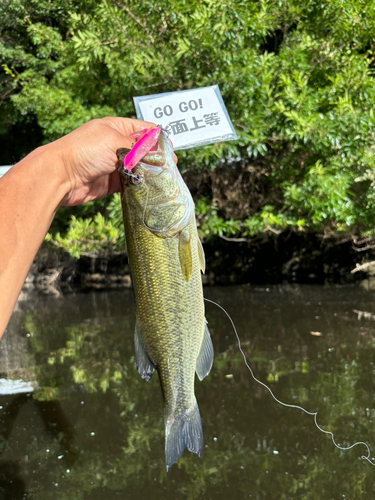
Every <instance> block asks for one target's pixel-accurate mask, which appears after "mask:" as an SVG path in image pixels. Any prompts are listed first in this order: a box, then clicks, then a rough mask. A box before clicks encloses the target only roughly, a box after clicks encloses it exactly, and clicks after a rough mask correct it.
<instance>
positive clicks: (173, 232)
mask: <svg viewBox="0 0 375 500" xmlns="http://www.w3.org/2000/svg"><path fill="white" fill-rule="evenodd" d="M154 149H155V150H154V151H151V152H149V153H148V154H147V155H146V156H145V157H143V159H142V161H141V162H139V163H138V164H137V165H136V167H135V168H134V169H133V170H132V171H131V172H130V171H127V170H125V169H124V168H123V159H124V155H125V153H124V152H122V154H121V150H119V151H118V156H119V174H120V180H121V200H122V210H123V218H124V226H125V238H126V246H127V252H128V259H129V266H130V272H131V277H132V283H133V288H134V295H135V306H136V327H135V335H134V341H135V359H136V366H137V370H138V373H139V374H140V376H141V377H142V378H143V379H144V380H146V381H148V380H150V378H151V377H152V375H153V373H154V371H155V370H157V372H158V374H159V380H160V384H161V389H162V394H163V399H164V429H165V461H166V469H167V471H168V469H169V468H170V467H171V466H172V465H173V464H174V463H175V462H176V460H178V458H179V457H180V456H181V454H182V453H183V451H184V449H185V448H187V449H188V450H189V451H191V452H193V453H196V454H197V455H199V456H201V454H202V449H203V432H202V423H201V418H200V414H199V409H198V405H197V401H196V399H195V395H194V379H195V373H197V375H198V378H199V379H200V380H202V379H203V378H204V377H205V376H206V375H208V373H209V372H210V370H211V366H212V362H213V347H212V342H211V337H210V333H209V331H208V328H207V322H206V320H205V315H204V303H203V290H202V279H201V271H202V272H204V269H205V257H204V252H203V248H202V244H201V242H200V240H199V238H198V234H197V227H196V221H195V213H194V202H193V199H192V197H191V194H190V191H189V189H188V188H187V186H186V184H185V183H184V181H183V179H182V177H181V175H180V172H179V170H178V169H177V166H176V164H175V162H174V159H173V150H172V147H171V144H170V141H169V139H168V136H167V134H166V133H165V132H164V131H161V133H160V136H159V139H158V145H157V148H154Z"/></svg>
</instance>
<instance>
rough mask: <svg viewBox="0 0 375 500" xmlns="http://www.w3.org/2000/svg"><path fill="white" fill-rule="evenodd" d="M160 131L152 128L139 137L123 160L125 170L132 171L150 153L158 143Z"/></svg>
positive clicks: (158, 128)
mask: <svg viewBox="0 0 375 500" xmlns="http://www.w3.org/2000/svg"><path fill="white" fill-rule="evenodd" d="M146 130H147V129H146ZM160 130H161V129H160V127H156V128H152V129H151V130H148V131H146V132H145V133H143V135H141V137H140V138H139V139H138V140H137V142H136V143H135V144H134V146H133V147H132V149H131V151H130V152H129V153H128V154H127V155H126V156H125V158H124V168H126V170H132V169H133V168H134V167H135V166H136V165H137V163H138V162H139V161H141V160H142V158H143V157H144V156H145V155H147V153H148V152H149V151H151V149H152V148H153V147H154V146H155V144H156V143H157V141H158V138H159V135H160Z"/></svg>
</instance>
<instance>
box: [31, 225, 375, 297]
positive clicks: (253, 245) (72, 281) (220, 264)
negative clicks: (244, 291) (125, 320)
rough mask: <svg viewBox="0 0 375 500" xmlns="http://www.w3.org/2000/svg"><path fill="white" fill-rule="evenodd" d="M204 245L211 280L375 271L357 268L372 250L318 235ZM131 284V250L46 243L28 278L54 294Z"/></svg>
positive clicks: (263, 280)
mask: <svg viewBox="0 0 375 500" xmlns="http://www.w3.org/2000/svg"><path fill="white" fill-rule="evenodd" d="M204 249H205V253H206V260H207V266H206V274H205V275H204V276H203V282H204V284H206V285H228V284H244V283H250V284H276V283H282V282H288V283H307V284H323V283H339V284H345V283H353V282H354V281H358V280H363V279H366V278H367V277H369V276H370V275H371V272H375V268H374V267H372V268H371V267H369V268H367V269H365V270H364V271H359V272H356V273H352V271H353V270H354V269H355V268H356V266H357V265H362V264H363V263H364V262H368V261H370V260H373V257H372V256H371V254H370V253H369V252H368V251H367V252H358V251H356V250H355V249H354V247H353V245H352V242H351V241H344V242H342V243H338V242H337V241H334V240H332V241H330V240H324V239H322V238H321V237H320V236H318V235H306V234H302V235H300V234H296V233H282V234H279V235H275V236H273V237H268V238H263V239H262V240H260V239H258V240H253V241H249V242H247V241H240V242H238V241H227V240H224V239H222V238H217V239H215V240H214V241H210V242H206V243H205V244H204ZM371 270H373V271H371ZM130 287H131V279H130V274H129V266H128V261H127V256H126V254H125V252H117V253H108V252H103V253H94V252H93V253H86V254H84V255H82V256H81V257H80V258H79V259H76V258H72V257H71V256H70V255H68V254H67V253H65V252H63V251H62V250H59V249H55V248H46V247H43V248H42V249H41V250H40V251H39V253H38V255H37V257H36V259H35V261H34V263H33V265H32V267H31V269H30V272H29V274H28V276H27V279H26V282H25V288H28V289H30V288H35V289H37V290H40V291H42V292H44V293H51V294H59V293H69V292H73V291H77V290H90V289H113V288H130Z"/></svg>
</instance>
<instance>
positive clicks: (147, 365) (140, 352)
mask: <svg viewBox="0 0 375 500" xmlns="http://www.w3.org/2000/svg"><path fill="white" fill-rule="evenodd" d="M134 345H135V365H136V367H137V371H138V373H139V375H140V376H141V377H142V378H143V380H146V382H148V381H149V380H150V378H151V377H152V375H153V374H154V371H155V365H154V364H153V363H152V361H151V360H150V358H149V357H148V354H147V352H146V349H145V346H144V344H143V340H142V335H141V334H140V331H139V328H138V327H137V326H136V327H135V332H134Z"/></svg>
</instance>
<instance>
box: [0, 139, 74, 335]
mask: <svg viewBox="0 0 375 500" xmlns="http://www.w3.org/2000/svg"><path fill="white" fill-rule="evenodd" d="M60 172H61V169H59V159H58V158H56V157H55V158H54V157H53V151H52V150H51V148H50V146H49V145H48V146H43V147H42V148H38V149H37V150H35V151H33V152H32V153H31V154H30V155H28V156H27V157H26V158H24V159H23V160H22V161H21V162H19V163H18V164H17V165H15V166H14V167H12V168H11V170H10V171H9V172H8V173H7V174H6V175H5V176H4V177H2V178H1V179H0V338H1V336H2V334H3V332H4V330H5V328H6V326H7V324H8V321H9V318H10V316H11V314H12V311H13V307H14V304H15V303H16V300H17V298H18V295H19V293H20V290H21V288H22V285H23V283H24V280H25V278H26V275H27V273H28V271H29V268H30V266H31V264H32V261H33V259H34V257H35V254H36V253H37V251H38V249H39V247H40V245H41V243H42V242H43V239H44V237H45V234H46V232H47V231H48V228H49V226H50V224H51V222H52V219H53V216H54V214H55V212H56V210H57V208H58V205H59V204H60V203H61V200H62V199H63V198H64V196H65V195H66V193H67V191H68V184H67V182H64V180H63V179H62V177H61V175H60Z"/></svg>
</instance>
